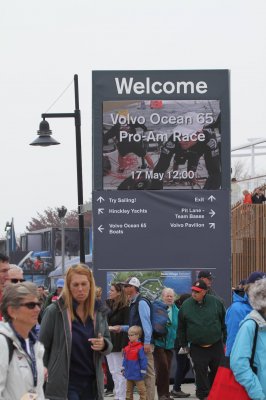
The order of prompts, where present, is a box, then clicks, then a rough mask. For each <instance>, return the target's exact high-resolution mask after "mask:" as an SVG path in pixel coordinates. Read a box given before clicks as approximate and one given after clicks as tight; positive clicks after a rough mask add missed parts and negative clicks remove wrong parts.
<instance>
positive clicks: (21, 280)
mask: <svg viewBox="0 0 266 400" xmlns="http://www.w3.org/2000/svg"><path fill="white" fill-rule="evenodd" d="M10 282H11V283H18V282H25V279H16V278H13V279H10Z"/></svg>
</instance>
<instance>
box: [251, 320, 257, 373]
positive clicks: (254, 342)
mask: <svg viewBox="0 0 266 400" xmlns="http://www.w3.org/2000/svg"><path fill="white" fill-rule="evenodd" d="M253 321H254V322H255V324H256V328H255V333H254V339H253V346H252V353H251V359H250V367H251V369H252V371H253V372H254V373H255V374H256V373H257V367H255V366H254V358H255V353H256V345H257V337H258V331H259V325H258V323H257V322H256V321H255V320H253Z"/></svg>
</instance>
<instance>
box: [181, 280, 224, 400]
mask: <svg viewBox="0 0 266 400" xmlns="http://www.w3.org/2000/svg"><path fill="white" fill-rule="evenodd" d="M191 289H192V296H191V297H190V298H189V299H187V300H186V301H185V302H184V303H183V304H182V306H181V307H180V310H179V315H178V337H179V342H180V345H181V346H182V347H185V348H186V347H188V346H189V351H190V356H191V359H192V361H193V367H194V372H195V379H196V395H197V397H198V399H200V400H207V398H208V394H209V391H210V388H211V385H212V383H213V381H214V378H215V375H216V372H217V369H218V367H219V365H220V362H221V360H222V359H223V357H224V350H223V347H224V343H225V341H226V325H225V321H224V318H225V308H224V305H223V303H222V302H221V301H220V300H219V299H218V298H217V297H215V296H212V295H209V294H207V291H208V287H207V285H206V283H205V282H204V281H203V280H201V279H199V280H197V281H196V282H195V283H194V284H193V286H192V288H191Z"/></svg>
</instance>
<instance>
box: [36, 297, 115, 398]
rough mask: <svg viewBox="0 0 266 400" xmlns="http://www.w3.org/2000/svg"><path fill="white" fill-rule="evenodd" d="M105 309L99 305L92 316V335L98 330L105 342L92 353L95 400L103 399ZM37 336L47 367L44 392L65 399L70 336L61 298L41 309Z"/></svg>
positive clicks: (107, 335)
mask: <svg viewBox="0 0 266 400" xmlns="http://www.w3.org/2000/svg"><path fill="white" fill-rule="evenodd" d="M106 312H107V310H106V309H105V308H104V307H102V306H101V305H100V306H99V308H98V310H97V311H96V312H95V316H94V332H95V336H96V337H97V336H98V334H99V333H101V334H102V336H103V338H104V341H105V348H104V351H101V352H100V351H94V352H93V357H94V358H93V361H94V366H95V374H96V382H95V392H96V393H97V394H96V397H95V400H103V399H104V382H103V371H102V361H103V356H105V355H107V354H109V353H110V352H111V351H112V343H111V340H110V333H109V329H108V325H107V320H106ZM39 339H40V342H42V343H43V344H44V347H45V354H44V365H45V366H46V367H47V368H48V381H47V382H46V388H45V395H46V397H47V398H49V399H50V400H66V399H67V392H68V380H69V368H70V356H71V345H72V336H71V322H70V319H69V315H68V310H67V308H66V306H65V305H64V301H63V299H62V298H60V299H59V300H58V301H57V302H55V303H53V304H51V305H50V306H49V307H48V308H47V309H46V310H45V313H44V316H43V319H42V323H41V329H40V335H39Z"/></svg>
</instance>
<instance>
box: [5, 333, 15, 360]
mask: <svg viewBox="0 0 266 400" xmlns="http://www.w3.org/2000/svg"><path fill="white" fill-rule="evenodd" d="M2 335H3V336H4V337H5V338H6V342H7V347H8V364H10V362H11V360H12V357H13V353H14V345H13V340H12V339H10V337H8V336H6V335H4V334H2Z"/></svg>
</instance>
